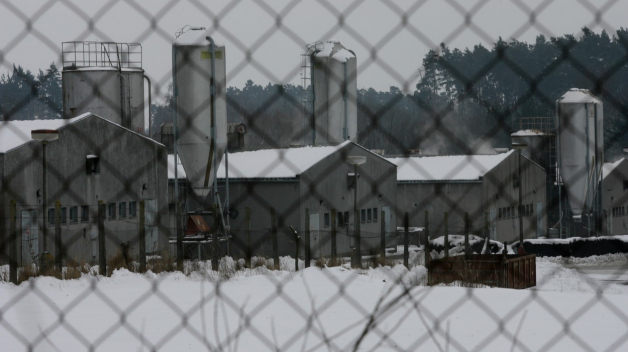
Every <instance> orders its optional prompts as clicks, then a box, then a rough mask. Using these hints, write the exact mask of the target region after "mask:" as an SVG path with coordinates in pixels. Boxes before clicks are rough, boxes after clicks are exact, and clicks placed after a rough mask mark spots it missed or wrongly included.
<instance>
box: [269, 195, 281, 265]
mask: <svg viewBox="0 0 628 352" xmlns="http://www.w3.org/2000/svg"><path fill="white" fill-rule="evenodd" d="M270 241H271V242H272V245H273V266H274V267H275V270H279V244H278V243H277V213H276V212H275V208H273V207H271V208H270Z"/></svg>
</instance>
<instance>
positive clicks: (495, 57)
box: [0, 28, 628, 159]
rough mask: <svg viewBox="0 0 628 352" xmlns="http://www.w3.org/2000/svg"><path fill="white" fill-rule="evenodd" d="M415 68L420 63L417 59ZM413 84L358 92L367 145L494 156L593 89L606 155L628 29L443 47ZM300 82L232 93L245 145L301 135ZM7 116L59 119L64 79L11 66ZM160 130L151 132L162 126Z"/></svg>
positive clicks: (621, 123) (2, 103)
mask: <svg viewBox="0 0 628 352" xmlns="http://www.w3.org/2000/svg"><path fill="white" fill-rule="evenodd" d="M417 66H419V63H418V62H417ZM419 72H420V81H419V83H418V84H417V85H416V89H414V90H413V91H412V92H410V93H408V94H404V93H403V92H402V91H401V90H400V89H399V88H397V87H391V88H390V90H389V91H387V92H378V91H375V90H374V89H360V90H359V91H358V129H359V142H360V143H361V144H362V145H364V146H365V147H367V148H371V149H384V150H386V153H388V154H403V153H407V152H408V151H409V150H411V149H421V150H422V151H423V152H424V153H428V154H429V153H438V154H453V153H491V152H493V148H494V147H507V146H508V145H509V144H510V137H509V135H510V133H511V132H512V129H513V128H514V127H515V126H516V123H517V121H518V119H519V118H520V117H534V116H554V115H555V111H554V110H555V102H556V100H557V99H558V98H559V97H560V96H561V95H562V94H563V93H564V92H566V91H567V90H568V89H570V88H572V87H577V88H586V89H589V90H591V91H592V92H593V93H594V94H595V95H597V96H598V97H599V98H600V99H601V100H602V101H603V102H604V104H605V105H604V126H605V142H606V149H607V159H613V158H614V157H616V156H617V155H619V154H620V153H621V147H622V146H625V145H628V133H626V132H627V131H628V87H627V86H628V30H626V29H624V28H621V29H619V30H618V31H616V33H613V34H612V35H609V34H608V33H607V32H605V31H602V32H601V33H595V32H593V31H591V30H589V29H587V28H584V29H583V34H582V36H580V37H579V38H576V37H574V36H573V35H565V36H562V37H556V38H550V39H547V38H545V37H544V36H543V35H539V36H538V37H537V38H536V40H535V42H534V43H525V42H520V41H517V40H510V41H504V40H502V39H501V38H500V39H499V40H498V41H497V42H496V43H495V44H494V45H493V46H492V47H491V48H486V47H484V46H482V45H476V46H474V47H473V48H467V49H464V50H459V49H453V50H452V49H450V48H448V47H447V46H445V45H441V47H440V48H439V49H438V50H431V51H429V52H428V53H427V54H426V55H425V57H424V58H423V61H422V69H421V70H420V71H419ZM302 94H303V87H301V86H294V85H277V84H270V83H269V84H268V85H266V86H261V85H256V84H254V83H253V82H252V81H250V80H249V81H248V82H247V83H246V84H245V86H244V87H243V88H242V89H240V88H235V87H229V88H228V90H227V99H228V111H227V115H228V119H229V122H245V123H246V124H247V126H248V128H249V129H248V131H249V133H248V136H247V137H248V138H247V143H248V146H249V147H253V148H254V147H270V146H288V145H290V144H293V143H295V141H297V140H298V139H299V138H296V137H295V136H294V135H295V134H304V133H306V132H305V131H302V130H299V129H300V128H301V126H304V125H306V123H305V122H304V119H303V116H302V112H301V97H302ZM170 104H171V96H170V95H167V99H166V102H165V104H156V105H153V109H152V116H151V119H152V122H153V126H155V127H158V126H160V125H161V124H162V123H165V122H170V121H171V120H172V113H171V110H170ZM0 113H1V114H2V115H3V119H5V120H7V119H49V118H59V117H60V116H61V79H60V74H59V71H58V70H57V68H56V67H55V66H54V65H51V66H50V68H49V69H47V70H46V72H42V71H39V73H38V74H37V76H36V77H35V76H34V75H33V74H32V73H31V72H29V71H24V70H23V69H22V68H21V67H19V66H18V67H15V68H14V70H13V73H11V74H5V75H2V76H0ZM156 130H157V128H156V129H154V131H156Z"/></svg>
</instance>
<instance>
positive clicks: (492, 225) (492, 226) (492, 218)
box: [488, 208, 497, 241]
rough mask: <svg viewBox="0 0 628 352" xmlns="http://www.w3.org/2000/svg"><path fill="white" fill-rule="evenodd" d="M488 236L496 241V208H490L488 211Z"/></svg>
mask: <svg viewBox="0 0 628 352" xmlns="http://www.w3.org/2000/svg"><path fill="white" fill-rule="evenodd" d="M488 219H489V231H490V232H491V233H490V238H491V239H492V240H494V241H497V210H496V209H495V208H492V209H491V210H489V211H488Z"/></svg>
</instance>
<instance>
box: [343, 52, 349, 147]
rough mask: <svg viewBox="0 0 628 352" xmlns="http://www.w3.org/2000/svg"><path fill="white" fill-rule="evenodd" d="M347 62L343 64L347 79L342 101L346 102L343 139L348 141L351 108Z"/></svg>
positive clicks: (345, 79)
mask: <svg viewBox="0 0 628 352" xmlns="http://www.w3.org/2000/svg"><path fill="white" fill-rule="evenodd" d="M347 62H349V60H347V61H345V63H344V64H343V66H344V71H345V72H344V74H345V78H344V81H343V86H342V89H343V94H342V99H343V100H344V103H345V126H344V128H343V129H342V134H343V136H342V137H343V139H344V140H345V141H346V140H348V139H349V111H348V110H349V107H348V99H347Z"/></svg>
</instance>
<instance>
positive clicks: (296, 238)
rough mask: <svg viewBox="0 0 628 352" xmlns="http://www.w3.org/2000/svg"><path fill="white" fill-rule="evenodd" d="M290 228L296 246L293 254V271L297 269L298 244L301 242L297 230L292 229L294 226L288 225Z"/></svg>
mask: <svg viewBox="0 0 628 352" xmlns="http://www.w3.org/2000/svg"><path fill="white" fill-rule="evenodd" d="M290 230H291V231H292V234H293V235H294V243H295V244H296V248H297V253H296V255H295V256H294V271H299V246H300V243H301V241H300V240H301V236H299V233H298V232H297V230H295V229H294V227H292V226H290Z"/></svg>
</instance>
